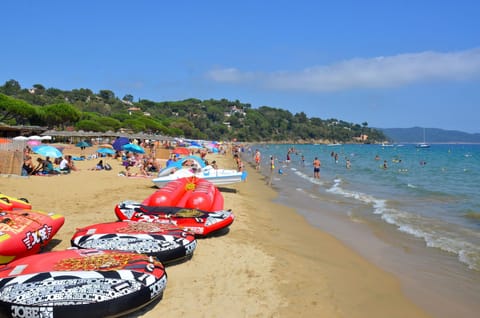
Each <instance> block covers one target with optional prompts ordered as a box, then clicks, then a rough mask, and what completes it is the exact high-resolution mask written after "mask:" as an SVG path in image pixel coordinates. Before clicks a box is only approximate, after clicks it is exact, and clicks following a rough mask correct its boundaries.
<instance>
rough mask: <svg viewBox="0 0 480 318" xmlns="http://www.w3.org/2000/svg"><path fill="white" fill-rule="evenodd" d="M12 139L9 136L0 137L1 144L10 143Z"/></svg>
mask: <svg viewBox="0 0 480 318" xmlns="http://www.w3.org/2000/svg"><path fill="white" fill-rule="evenodd" d="M11 142H12V141H11V140H10V139H8V138H0V144H9V143H11Z"/></svg>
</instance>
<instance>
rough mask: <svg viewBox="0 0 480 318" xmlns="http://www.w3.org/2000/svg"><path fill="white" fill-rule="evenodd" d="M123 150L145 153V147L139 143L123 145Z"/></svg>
mask: <svg viewBox="0 0 480 318" xmlns="http://www.w3.org/2000/svg"><path fill="white" fill-rule="evenodd" d="M123 150H125V151H129V152H134V153H145V149H143V148H142V147H140V146H139V145H136V144H132V143H129V144H126V145H123Z"/></svg>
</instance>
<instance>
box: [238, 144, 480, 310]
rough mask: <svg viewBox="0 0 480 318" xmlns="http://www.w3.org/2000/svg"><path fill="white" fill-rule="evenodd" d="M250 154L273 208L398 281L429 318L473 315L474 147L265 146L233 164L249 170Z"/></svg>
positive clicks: (479, 204) (479, 237) (476, 245)
mask: <svg viewBox="0 0 480 318" xmlns="http://www.w3.org/2000/svg"><path fill="white" fill-rule="evenodd" d="M256 149H258V150H259V151H260V153H261V155H262V161H261V166H260V172H261V173H262V174H263V175H264V176H265V182H266V183H267V184H271V185H272V186H273V187H274V188H275V189H276V190H277V191H278V193H279V197H278V199H277V200H278V202H280V203H282V204H285V205H288V206H291V207H293V208H295V209H296V211H297V212H298V213H301V214H302V215H304V216H305V218H306V219H307V220H308V221H309V222H310V223H311V224H313V225H314V226H317V227H319V228H320V229H322V230H324V231H327V232H329V233H330V234H332V235H333V236H335V237H337V238H338V239H339V240H341V241H343V242H344V243H346V244H347V245H349V246H350V247H352V248H353V249H355V250H356V251H357V252H359V253H360V254H361V255H363V256H364V257H366V258H367V259H369V260H370V261H372V262H373V263H375V264H377V265H379V266H380V267H382V268H384V269H385V270H387V271H389V272H392V273H394V274H396V275H397V276H399V277H400V279H401V281H402V282H403V286H404V288H405V290H406V292H407V294H409V295H410V296H411V297H412V298H414V299H415V301H416V302H417V303H418V304H419V305H421V306H423V307H424V308H426V309H427V310H429V311H430V312H432V313H433V314H434V315H435V316H436V317H451V316H452V315H455V317H457V318H458V317H477V315H478V312H479V309H480V196H479V194H480V190H479V188H478V187H479V185H480V145H470V144H433V145H431V147H430V148H426V149H419V148H416V147H415V145H411V144H405V145H389V146H382V145H321V144H318V145H317V144H310V145H291V144H290V145H289V144H269V145H252V146H251V147H249V148H247V149H245V150H244V153H242V158H243V159H244V160H246V161H250V162H252V164H253V155H254V152H255V150H256ZM289 152H290V154H289V156H287V154H288V153H289ZM270 156H273V157H274V162H275V168H274V169H273V170H272V169H271V168H270ZM302 156H303V158H302ZM315 157H318V158H319V159H320V160H321V163H322V165H321V171H320V174H321V176H320V179H314V178H313V165H312V162H313V160H314V158H315ZM288 158H290V160H287V159H288ZM347 160H348V161H350V167H347ZM319 207H320V208H319Z"/></svg>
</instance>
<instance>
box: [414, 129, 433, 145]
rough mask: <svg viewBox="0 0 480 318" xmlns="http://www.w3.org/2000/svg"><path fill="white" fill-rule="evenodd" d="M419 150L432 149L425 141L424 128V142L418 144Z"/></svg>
mask: <svg viewBox="0 0 480 318" xmlns="http://www.w3.org/2000/svg"><path fill="white" fill-rule="evenodd" d="M416 147H417V148H430V145H429V144H427V143H426V141H425V128H423V142H421V143H419V144H417V146H416Z"/></svg>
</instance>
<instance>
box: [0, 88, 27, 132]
mask: <svg viewBox="0 0 480 318" xmlns="http://www.w3.org/2000/svg"><path fill="white" fill-rule="evenodd" d="M34 116H35V108H34V107H33V106H32V105H30V104H29V103H27V102H25V101H23V100H19V99H16V98H13V97H10V96H7V95H4V94H0V122H7V123H10V124H18V125H22V124H26V123H28V122H29V119H30V118H32V117H34Z"/></svg>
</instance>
